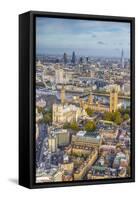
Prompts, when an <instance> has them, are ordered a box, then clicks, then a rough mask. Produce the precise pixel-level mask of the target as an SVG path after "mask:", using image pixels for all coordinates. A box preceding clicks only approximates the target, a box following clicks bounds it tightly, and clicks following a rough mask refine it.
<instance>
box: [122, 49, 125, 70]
mask: <svg viewBox="0 0 138 200" xmlns="http://www.w3.org/2000/svg"><path fill="white" fill-rule="evenodd" d="M124 66H125V63H124V51H123V49H122V52H121V67H122V68H124Z"/></svg>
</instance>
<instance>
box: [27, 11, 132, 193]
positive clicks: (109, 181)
mask: <svg viewBox="0 0 138 200" xmlns="http://www.w3.org/2000/svg"><path fill="white" fill-rule="evenodd" d="M27 13H29V15H30V19H29V20H30V36H29V38H30V40H29V46H30V59H29V65H30V68H29V70H30V73H29V74H30V76H29V91H30V99H29V119H30V126H29V150H30V151H29V156H30V160H29V166H30V168H29V170H30V183H29V185H27V186H26V187H27V188H30V189H37V188H52V187H67V186H82V185H85V186H86V185H99V184H114V183H129V182H130V183H131V182H135V18H134V17H122V16H105V15H89V14H76V13H57V12H41V11H29V12H27ZM36 16H45V17H57V18H75V19H88V20H94V19H96V20H103V21H104V20H106V21H120V22H130V23H131V70H132V72H131V97H132V99H131V111H133V112H132V113H131V117H132V139H131V140H132V144H131V154H132V157H131V175H132V176H131V177H129V178H117V179H116V178H115V179H102V180H92V181H89V180H87V181H73V182H58V183H57V182H54V183H50V182H49V183H42V184H40V183H35V148H34V143H35V138H34V137H33V134H32V133H33V132H34V131H35V124H34V123H33V122H34V116H35V114H34V105H35V101H34V99H35V96H34V94H35V92H34V89H35V87H34V86H35V73H34V72H35V71H34V64H35V57H34V56H35V48H34V41H35V33H34V19H35V17H36ZM32 102H33V103H32ZM23 186H24V185H23Z"/></svg>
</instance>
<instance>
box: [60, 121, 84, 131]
mask: <svg viewBox="0 0 138 200" xmlns="http://www.w3.org/2000/svg"><path fill="white" fill-rule="evenodd" d="M63 128H64V129H72V130H74V131H79V130H80V128H79V126H78V124H77V122H76V121H73V122H71V123H68V122H66V123H65V124H64V125H63Z"/></svg>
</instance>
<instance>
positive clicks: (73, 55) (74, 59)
mask: <svg viewBox="0 0 138 200" xmlns="http://www.w3.org/2000/svg"><path fill="white" fill-rule="evenodd" d="M71 62H72V64H74V65H75V64H76V55H75V52H74V51H73V53H72V59H71Z"/></svg>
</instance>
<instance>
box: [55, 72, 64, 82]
mask: <svg viewBox="0 0 138 200" xmlns="http://www.w3.org/2000/svg"><path fill="white" fill-rule="evenodd" d="M55 80H56V84H63V83H64V70H63V69H56V71H55Z"/></svg>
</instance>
